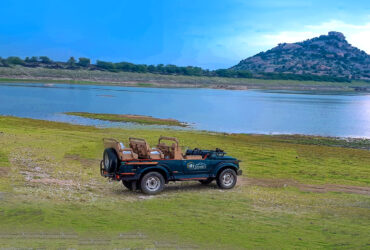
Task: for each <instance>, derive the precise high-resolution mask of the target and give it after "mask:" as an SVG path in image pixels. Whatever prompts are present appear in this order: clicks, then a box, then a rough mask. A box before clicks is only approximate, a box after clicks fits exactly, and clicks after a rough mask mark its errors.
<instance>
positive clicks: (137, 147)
mask: <svg viewBox="0 0 370 250" xmlns="http://www.w3.org/2000/svg"><path fill="white" fill-rule="evenodd" d="M129 140H130V148H132V150H133V152H134V153H136V154H137V155H138V156H139V158H140V159H149V158H150V151H151V150H150V146H149V144H148V143H147V142H146V141H145V140H144V139H140V138H132V137H130V138H129Z"/></svg>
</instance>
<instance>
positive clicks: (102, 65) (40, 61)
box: [0, 56, 350, 82]
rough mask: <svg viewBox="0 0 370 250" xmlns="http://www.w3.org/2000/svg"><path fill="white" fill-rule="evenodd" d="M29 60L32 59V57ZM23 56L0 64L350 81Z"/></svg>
mask: <svg viewBox="0 0 370 250" xmlns="http://www.w3.org/2000/svg"><path fill="white" fill-rule="evenodd" d="M31 59H32V60H31ZM31 59H29V57H26V58H25V60H22V59H21V58H19V57H14V56H13V57H8V58H6V59H1V58H0V67H1V66H2V67H10V66H12V65H23V66H25V67H45V68H59V69H72V70H76V69H80V68H84V69H89V70H103V71H110V72H133V73H152V74H162V75H184V76H198V77H199V76H205V77H225V78H259V79H279V80H297V81H317V82H350V80H349V79H348V78H344V77H335V76H327V75H324V76H320V75H309V74H284V73H252V72H249V71H246V70H236V69H218V70H208V69H202V68H200V67H193V66H186V67H180V66H176V65H173V64H168V65H164V64H158V65H146V64H134V63H129V62H118V63H113V62H106V61H101V60H97V62H96V64H91V62H90V59H89V58H85V57H81V58H79V61H78V63H76V60H75V59H74V57H70V58H69V59H68V60H67V62H53V61H52V60H51V59H49V58H48V57H46V56H40V57H35V56H33V57H31Z"/></svg>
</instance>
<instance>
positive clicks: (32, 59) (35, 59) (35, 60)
mask: <svg viewBox="0 0 370 250" xmlns="http://www.w3.org/2000/svg"><path fill="white" fill-rule="evenodd" d="M38 61H39V60H38V59H37V56H33V57H31V58H30V60H29V62H31V63H36V62H38Z"/></svg>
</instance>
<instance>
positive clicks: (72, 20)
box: [0, 0, 370, 69]
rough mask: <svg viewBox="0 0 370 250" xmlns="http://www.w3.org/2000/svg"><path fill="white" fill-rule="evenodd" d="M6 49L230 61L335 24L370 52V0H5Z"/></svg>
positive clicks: (219, 64)
mask: <svg viewBox="0 0 370 250" xmlns="http://www.w3.org/2000/svg"><path fill="white" fill-rule="evenodd" d="M0 16H1V19H2V21H1V22H0V56H2V57H7V56H11V55H15V56H20V57H25V56H32V55H36V56H38V55H47V56H49V57H51V58H52V59H55V60H67V59H68V58H69V57H70V56H75V57H89V58H91V59H92V60H93V61H95V60H96V59H101V60H109V61H117V62H118V61H130V62H134V63H146V64H159V63H163V64H170V63H171V64H176V65H182V66H186V65H194V66H201V67H204V68H209V69H215V68H225V67H231V66H233V65H234V64H236V63H238V62H239V61H240V60H241V59H244V58H246V57H249V56H252V55H254V54H256V53H258V52H260V51H264V50H267V49H269V48H271V47H273V46H276V45H277V44H278V43H280V42H295V41H301V40H304V39H307V38H311V37H314V36H317V35H319V34H325V33H327V32H328V31H331V30H336V31H341V32H343V33H344V34H345V36H346V37H347V39H348V41H349V42H350V43H351V44H353V45H354V46H357V47H359V48H360V49H362V50H365V51H366V52H367V53H368V54H370V1H366V0H364V1H354V0H352V1H343V0H335V1H332V0H328V1H325V0H320V1H317V0H311V1H310V0H308V1H293V0H281V1H277V0H276V1H273V0H260V1H257V0H256V1H241V0H229V1H218V0H198V1H190V0H163V1H161V0H156V1H154V0H147V1H144V0H135V1H134V0H131V1H126V0H121V1H113V0H105V1H94V0H90V1H78V0H74V1H68V0H64V1H59V0H54V1H37V0H33V1H21V0H18V1H16V0H13V1H8V0H2V1H1V4H0Z"/></svg>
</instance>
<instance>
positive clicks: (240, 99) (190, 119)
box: [0, 83, 370, 138]
mask: <svg viewBox="0 0 370 250" xmlns="http://www.w3.org/2000/svg"><path fill="white" fill-rule="evenodd" d="M68 111H83V112H92V113H112V114H137V115H149V116H154V117H158V118H174V119H177V120H179V121H182V122H187V123H190V124H192V127H193V128H194V129H199V130H207V131H216V132H227V133H258V134H308V135H322V136H338V137H361V138H370V95H369V94H343V93H340V94H334V93H333V94H328V93H314V92H296V91H262V90H243V91H242V90H240V91H239V90H218V89H217V90H216V89H190V88H189V89H179V88H177V89H175V88H174V89H171V88H136V87H119V86H101V85H99V86H96V85H74V84H41V83H40V84H37V83H24V84H22V83H1V84H0V114H1V115H12V116H18V117H28V118H36V119H44V120H51V121H62V122H69V123H75V124H83V125H95V126H136V125H132V124H131V125H130V124H128V125H127V124H126V125H125V124H122V123H111V122H103V121H96V120H92V119H86V118H78V117H75V116H67V115H64V114H62V113H63V112H68Z"/></svg>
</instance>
